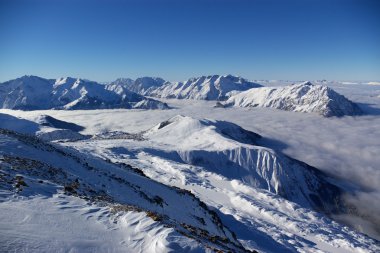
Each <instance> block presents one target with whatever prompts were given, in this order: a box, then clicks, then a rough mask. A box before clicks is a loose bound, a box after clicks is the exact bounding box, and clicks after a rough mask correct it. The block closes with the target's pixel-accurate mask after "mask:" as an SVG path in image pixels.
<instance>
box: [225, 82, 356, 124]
mask: <svg viewBox="0 0 380 253" xmlns="http://www.w3.org/2000/svg"><path fill="white" fill-rule="evenodd" d="M219 106H221V104H219ZM222 106H224V107H231V106H238V107H271V108H276V109H280V110H285V111H295V112H308V113H317V114H320V115H322V116H325V117H332V116H337V117H341V116H345V115H350V116H354V115H360V114H362V111H361V109H360V108H359V107H358V106H357V105H356V104H355V103H353V102H352V101H350V100H348V99H347V98H345V97H344V96H342V95H340V94H338V93H337V92H335V91H334V90H333V89H331V88H329V87H327V86H325V85H320V84H312V83H311V82H303V83H300V84H293V85H288V86H284V87H262V88H257V89H250V90H247V91H244V92H241V93H239V94H236V95H233V96H231V97H230V98H229V99H228V100H227V101H226V102H225V104H223V105H222Z"/></svg>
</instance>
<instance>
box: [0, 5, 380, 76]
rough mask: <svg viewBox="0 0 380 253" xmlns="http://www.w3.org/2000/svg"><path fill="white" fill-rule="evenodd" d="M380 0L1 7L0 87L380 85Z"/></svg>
mask: <svg viewBox="0 0 380 253" xmlns="http://www.w3.org/2000/svg"><path fill="white" fill-rule="evenodd" d="M379 13H380V1H377V0H325V1H324V0H302V1H301V0H298V1H296V0H288V1H280V0H278V1H275V0H250V1H248V0H203V1H202V0H193V1H188V0H162V1H160V0H151V1H148V0H139V1H137V0H135V1H121V0H107V1H106V0H102V1H101V0H91V1H90V0H77V1H74V0H65V1H63V0H0V81H6V80H9V79H14V78H17V77H20V76H22V75H25V74H27V75H38V76H42V77H46V78H58V77H64V76H72V77H81V78H87V79H90V80H95V81H100V82H103V81H112V80H114V79H116V78H119V77H130V78H137V77H140V76H159V77H162V78H164V79H166V80H169V81H181V80H185V79H187V78H190V77H196V76H200V75H211V74H233V75H239V76H243V77H245V78H248V79H251V80H257V79H288V80H316V79H328V80H369V81H373V80H380V14H379Z"/></svg>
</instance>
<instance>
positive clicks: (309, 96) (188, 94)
mask: <svg viewBox="0 0 380 253" xmlns="http://www.w3.org/2000/svg"><path fill="white" fill-rule="evenodd" d="M146 96H150V97H157V98H176V99H195V100H217V101H226V102H225V103H220V102H219V103H218V104H217V106H218V107H231V106H237V107H271V108H276V109H280V110H286V111H295V112H308V113H317V114H320V115H322V116H325V117H331V116H337V117H340V116H345V115H351V116H352V115H360V114H361V113H362V111H361V110H360V108H359V107H358V106H357V105H356V104H355V103H353V102H351V101H350V100H348V99H347V98H345V97H344V96H342V95H340V94H338V93H337V92H335V91H334V90H332V89H331V88H329V87H327V86H325V85H321V84H312V83H310V82H303V83H299V84H291V85H288V86H283V87H262V85H260V84H258V83H254V82H250V81H248V80H246V79H244V78H241V77H236V76H232V75H225V76H223V75H212V76H201V77H197V78H190V79H189V80H187V81H185V82H173V83H172V82H168V81H165V80H164V79H162V78H158V77H142V78H137V79H136V80H132V79H129V78H119V79H117V80H115V81H114V82H111V83H108V84H100V83H97V82H93V81H88V80H84V79H76V78H70V77H67V78H59V79H56V80H54V79H44V78H40V77H37V76H23V77H21V78H17V79H14V80H11V81H8V82H5V83H2V84H0V107H1V108H8V109H20V110H36V109H66V110H75V109H112V108H126V109H168V108H169V107H168V105H167V104H165V103H163V102H160V101H158V100H155V99H152V98H147V97H146Z"/></svg>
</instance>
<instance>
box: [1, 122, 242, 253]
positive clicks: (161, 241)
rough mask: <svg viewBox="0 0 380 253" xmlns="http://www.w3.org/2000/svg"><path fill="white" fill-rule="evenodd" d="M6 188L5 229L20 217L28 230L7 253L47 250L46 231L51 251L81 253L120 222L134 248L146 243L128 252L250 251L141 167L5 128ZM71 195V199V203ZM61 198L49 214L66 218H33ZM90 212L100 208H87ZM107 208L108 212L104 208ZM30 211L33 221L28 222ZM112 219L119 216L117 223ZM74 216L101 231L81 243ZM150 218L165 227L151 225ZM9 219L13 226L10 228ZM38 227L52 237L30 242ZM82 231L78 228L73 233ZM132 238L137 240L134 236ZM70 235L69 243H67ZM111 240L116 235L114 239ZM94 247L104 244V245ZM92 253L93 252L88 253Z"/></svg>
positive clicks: (7, 238)
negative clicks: (79, 252) (78, 252)
mask: <svg viewBox="0 0 380 253" xmlns="http://www.w3.org/2000/svg"><path fill="white" fill-rule="evenodd" d="M24 123H25V122H19V123H18V124H19V125H23V126H24V127H25V128H30V127H31V125H33V124H31V125H26V124H24ZM0 181H1V184H0V190H1V196H2V197H1V200H0V201H1V202H0V210H1V212H0V213H1V215H0V216H1V218H0V222H2V226H0V227H1V228H3V227H4V229H5V227H9V226H10V225H11V224H16V223H18V222H19V220H18V219H19V218H20V217H21V218H22V219H23V222H24V223H23V224H24V226H23V227H22V228H18V227H13V231H14V233H13V232H12V233H4V234H5V235H4V236H2V238H1V240H3V242H5V243H4V244H1V246H0V247H2V249H1V251H8V250H11V251H14V250H17V249H23V250H24V249H26V250H27V251H29V250H31V251H36V252H37V251H39V249H40V247H39V245H41V244H43V243H44V242H43V241H42V238H44V237H45V235H46V230H47V229H52V233H51V234H49V236H50V237H49V236H48V240H51V241H52V244H51V245H48V246H49V247H52V248H51V249H55V250H61V248H60V247H61V246H63V245H66V246H67V248H66V249H67V251H70V250H75V249H76V247H79V248H78V249H77V250H80V249H81V248H83V247H84V248H85V246H83V245H82V244H83V243H84V242H85V241H87V239H88V238H87V237H91V238H93V237H94V236H95V235H98V236H100V235H101V233H103V232H107V231H108V230H115V229H121V228H118V226H114V225H112V222H111V221H112V220H115V222H117V223H119V222H121V224H124V225H123V226H124V228H123V229H122V231H121V233H125V237H126V238H124V239H126V240H130V242H131V241H133V240H134V239H133V238H140V239H139V240H138V241H136V242H133V243H128V242H125V244H126V245H125V247H126V248H128V247H132V248H134V249H136V250H137V251H141V252H145V250H141V249H149V250H148V251H149V252H155V251H157V252H166V251H170V249H177V250H178V249H180V248H181V249H182V248H183V249H188V250H189V251H192V250H196V251H201V252H203V251H205V250H206V249H207V247H209V248H210V249H213V248H215V249H222V250H233V251H237V252H244V249H243V248H242V247H241V245H240V243H239V242H238V241H237V240H236V239H235V238H234V235H233V233H231V232H230V231H229V230H228V229H227V228H226V227H224V226H223V224H222V223H221V221H220V219H219V217H218V216H217V214H216V213H214V212H213V211H211V210H209V209H208V208H207V206H206V205H204V204H203V203H202V202H200V201H199V200H198V199H197V198H195V197H194V196H193V195H192V194H190V193H189V192H186V191H183V190H180V189H173V188H171V187H167V186H165V185H162V184H160V183H156V182H155V181H153V180H150V179H149V178H147V177H145V176H144V175H143V173H142V172H141V171H140V170H139V169H138V168H135V167H131V166H129V165H127V164H123V163H111V162H109V161H105V160H101V159H98V158H95V157H93V156H92V155H91V154H84V153H81V152H79V151H76V150H73V149H70V148H63V147H60V146H57V145H51V144H46V143H45V142H42V141H40V140H39V139H37V138H35V137H31V136H28V135H23V134H19V133H16V132H13V131H9V130H2V129H0ZM64 194H66V195H70V196H72V197H70V198H68V197H67V196H64ZM74 197H75V198H74ZM67 198H68V199H67ZM78 198H81V199H82V200H79V199H78ZM58 199H62V205H63V206H66V207H64V208H62V209H61V208H56V207H51V208H47V210H46V214H47V215H48V217H51V216H52V215H51V213H56V212H59V214H58V217H62V218H57V220H41V215H39V214H38V213H35V212H34V211H33V208H34V206H36V205H37V206H39V205H41V208H42V209H41V210H44V207H45V206H49V205H50V204H49V203H52V202H56V201H57V200H58ZM84 200H85V201H84ZM86 205H93V206H97V207H94V208H92V207H91V208H88V207H86ZM82 206H83V208H82ZM100 206H102V207H103V208H100V209H99V207H100ZM18 208H20V209H21V210H19V209H18ZM66 209H68V210H66ZM60 210H62V212H61V211H60ZM75 210H77V211H75ZM87 210H88V211H87ZM29 211H30V213H31V214H30V216H29V217H30V218H28V216H25V215H26V213H28V212H29ZM78 212H79V213H78ZM12 213H19V214H17V215H15V214H12ZM81 213H83V214H84V215H81ZM92 213H94V215H92ZM113 213H114V214H116V213H117V214H118V216H115V215H114V214H113ZM60 215H61V216H60ZM126 215H127V216H126ZM128 215H129V218H128ZM67 217H73V219H74V221H76V220H78V222H80V224H81V223H83V225H84V227H83V228H82V229H85V228H86V227H92V228H93V229H94V230H93V231H89V233H85V234H84V235H82V236H80V230H79V231H72V230H69V231H67V230H68V229H70V226H67V225H65V224H61V222H64V220H65V219H66V218H67ZM92 217H94V218H93V221H96V220H100V222H101V223H103V224H105V225H104V226H105V228H103V229H102V228H101V227H99V226H97V225H91V223H90V222H87V221H86V220H88V219H90V220H91V219H92ZM106 217H109V218H106ZM147 217H150V218H151V219H153V220H154V221H156V222H158V224H156V223H153V222H149V220H148V218H147ZM10 218H13V220H11V221H10V220H9V219H10ZM32 218H35V219H32ZM123 219H124V220H125V219H132V220H135V222H138V223H139V225H138V226H137V227H135V228H134V226H135V224H136V223H135V222H133V223H132V225H131V227H129V224H128V221H127V222H123ZM107 220H108V221H107ZM110 223H111V224H110ZM28 225H30V227H29V226H28ZM36 226H42V227H44V228H45V230H41V232H38V231H33V234H34V235H35V236H34V237H33V236H31V237H30V238H29V239H28V238H24V236H23V235H25V234H29V235H30V231H31V230H32V229H33V228H35V227H36ZM51 227H53V228H51ZM107 227H108V228H107ZM75 228H76V227H75V226H74V227H73V228H72V229H75ZM136 230H137V231H136ZM82 231H83V230H82ZM132 232H133V233H135V234H131V233H132ZM2 234H3V233H2ZM58 234H60V235H61V236H63V239H62V240H58ZM66 234H67V236H68V237H65V236H66ZM116 234H117V233H116ZM128 234H130V236H131V237H130V238H128ZM71 235H78V236H79V238H78V239H77V240H78V241H81V243H79V245H77V244H76V243H75V242H70V240H72V239H73V238H74V236H71ZM111 235H112V233H111V234H110V235H108V234H107V236H111ZM148 235H149V238H148V237H147V236H148ZM144 237H145V239H144ZM45 239H46V238H44V240H45ZM21 240H23V241H22V242H21ZM67 240H68V241H67ZM115 240H120V236H116V238H115ZM99 243H100V242H99ZM120 243H122V241H120V242H118V243H117V244H115V247H116V248H115V251H118V249H119V247H124V246H121V245H120ZM93 244H94V245H98V243H97V242H96V243H93ZM122 244H123V243H122ZM81 245H82V246H81ZM90 245H91V244H90ZM48 246H46V247H48ZM90 249H91V246H90V248H89V251H90ZM100 249H101V248H100ZM100 249H99V250H100ZM111 249H112V248H111ZM49 250H50V249H49Z"/></svg>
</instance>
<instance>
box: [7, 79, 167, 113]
mask: <svg viewBox="0 0 380 253" xmlns="http://www.w3.org/2000/svg"><path fill="white" fill-rule="evenodd" d="M0 107H2V108H9V109H22V110H34V109H53V108H54V109H106V108H127V109H130V108H134V109H166V108H168V107H167V105H166V104H164V103H161V102H159V101H156V100H153V99H150V98H146V97H144V96H141V95H139V94H136V93H134V92H131V91H125V92H123V94H119V93H118V92H117V90H112V89H107V88H106V86H104V85H102V84H99V83H96V82H92V81H88V80H83V79H77V78H70V77H67V78H59V79H57V80H47V79H43V78H40V77H35V76H24V77H21V78H18V79H15V80H11V81H8V82H5V83H2V84H0Z"/></svg>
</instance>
